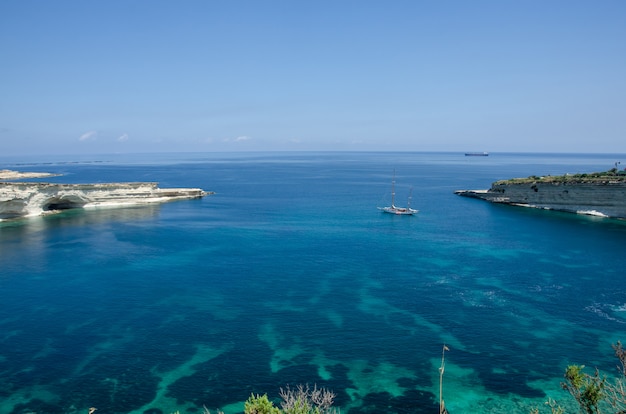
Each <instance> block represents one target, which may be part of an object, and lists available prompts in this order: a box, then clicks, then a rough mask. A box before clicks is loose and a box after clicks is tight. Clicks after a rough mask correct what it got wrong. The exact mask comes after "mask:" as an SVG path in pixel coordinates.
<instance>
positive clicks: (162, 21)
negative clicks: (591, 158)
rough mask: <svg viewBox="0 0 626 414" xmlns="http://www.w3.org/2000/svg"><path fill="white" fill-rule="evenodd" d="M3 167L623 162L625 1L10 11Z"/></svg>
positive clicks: (1, 23)
mask: <svg viewBox="0 0 626 414" xmlns="http://www.w3.org/2000/svg"><path fill="white" fill-rule="evenodd" d="M0 56H1V57H0V79H1V81H0V143H1V147H2V153H3V154H5V155H21V154H38V153H59V154H74V153H84V154H90V153H94V154H96V153H118V152H122V153H125V152H153V151H258V150H262V151H273V150H281V151H282V150H293V151H303V150H353V151H380V150H389V151H491V152H498V151H500V152H504V151H507V152H509V151H512V152H553V151H555V152H608V153H611V152H616V153H626V1H622V0H614V1H613V0H599V1H591V0H589V1H578V0H541V1H535V0H525V1H506V0H502V1H482V0H475V1H425V0H424V1H421V0H410V1H402V0H389V1H383V0H380V1H370V0H355V1H349V0H333V1H327V0H315V1H297V0H290V1H280V0H266V1H264V0H256V1H252V0H202V1H194V0H181V1H159V0H124V1H118V0H107V1H96V0H93V1H85V0H55V1H46V0H39V1H33V0H3V1H2V2H0Z"/></svg>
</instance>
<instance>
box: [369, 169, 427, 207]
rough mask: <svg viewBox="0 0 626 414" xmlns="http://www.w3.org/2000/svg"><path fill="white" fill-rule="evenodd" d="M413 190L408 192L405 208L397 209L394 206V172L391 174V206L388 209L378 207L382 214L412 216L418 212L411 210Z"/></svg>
mask: <svg viewBox="0 0 626 414" xmlns="http://www.w3.org/2000/svg"><path fill="white" fill-rule="evenodd" d="M412 192H413V189H412V188H411V191H410V192H409V199H408V201H407V204H406V207H397V206H396V204H395V199H396V172H395V171H394V172H393V180H391V205H390V206H388V207H378V209H379V210H381V211H382V212H383V213H389V214H396V215H400V216H412V215H413V214H415V213H417V211H418V210H415V209H413V208H411V193H412Z"/></svg>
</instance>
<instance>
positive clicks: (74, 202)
mask: <svg viewBox="0 0 626 414" xmlns="http://www.w3.org/2000/svg"><path fill="white" fill-rule="evenodd" d="M85 204H87V202H86V201H85V200H83V199H82V198H80V197H54V198H51V199H50V200H47V202H46V203H45V204H44V206H43V210H44V211H54V210H71V209H73V208H83V207H84V206H85Z"/></svg>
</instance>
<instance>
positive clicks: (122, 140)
mask: <svg viewBox="0 0 626 414" xmlns="http://www.w3.org/2000/svg"><path fill="white" fill-rule="evenodd" d="M117 140H118V142H126V141H128V134H127V133H123V134H122V135H121V136H120V137H119V138H118V139H117Z"/></svg>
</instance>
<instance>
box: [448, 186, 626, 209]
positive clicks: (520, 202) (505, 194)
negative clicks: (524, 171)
mask: <svg viewBox="0 0 626 414" xmlns="http://www.w3.org/2000/svg"><path fill="white" fill-rule="evenodd" d="M455 194H458V195H460V196H464V197H473V198H479V199H481V200H486V201H490V202H492V203H503V204H511V205H516V206H524V207H534V208H542V209H549V210H557V211H565V212H570V213H578V214H588V215H595V216H602V217H611V218H620V219H626V181H624V179H623V177H622V176H599V177H592V178H579V177H549V178H543V177H542V178H540V177H535V178H528V179H512V180H504V181H497V182H494V183H493V184H492V185H491V188H490V189H488V190H458V191H455Z"/></svg>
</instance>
